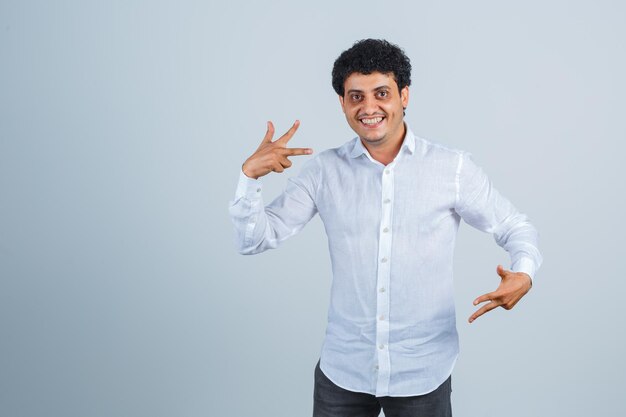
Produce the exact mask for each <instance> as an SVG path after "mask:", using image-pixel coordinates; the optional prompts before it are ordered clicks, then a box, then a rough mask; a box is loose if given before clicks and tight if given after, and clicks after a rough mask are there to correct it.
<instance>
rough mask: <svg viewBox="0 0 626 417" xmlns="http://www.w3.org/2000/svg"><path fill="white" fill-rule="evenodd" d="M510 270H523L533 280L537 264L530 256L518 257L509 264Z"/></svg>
mask: <svg viewBox="0 0 626 417" xmlns="http://www.w3.org/2000/svg"><path fill="white" fill-rule="evenodd" d="M511 271H513V272H525V273H527V274H528V276H530V280H531V281H534V279H535V273H536V272H537V266H536V265H535V261H533V260H532V259H531V258H520V259H518V260H517V261H515V262H514V263H513V265H512V266H511Z"/></svg>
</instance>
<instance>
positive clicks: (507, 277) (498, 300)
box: [469, 265, 533, 323]
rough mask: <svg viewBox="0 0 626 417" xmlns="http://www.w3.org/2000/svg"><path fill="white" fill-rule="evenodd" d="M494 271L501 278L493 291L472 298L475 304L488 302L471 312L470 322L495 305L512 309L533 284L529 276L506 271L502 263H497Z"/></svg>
mask: <svg viewBox="0 0 626 417" xmlns="http://www.w3.org/2000/svg"><path fill="white" fill-rule="evenodd" d="M496 272H497V273H498V275H500V278H501V281H500V285H499V286H498V289H497V290H495V291H494V292H490V293H487V294H484V295H481V296H480V297H478V298H477V299H475V300H474V305H475V306H476V305H478V304H480V303H484V302H485V301H489V303H488V304H485V305H483V306H482V307H481V308H480V309H478V310H477V311H476V312H475V313H474V314H472V316H471V317H470V318H469V322H470V323H471V322H473V321H474V320H476V319H477V318H478V317H480V316H482V315H483V314H485V313H486V312H488V311H491V310H493V309H494V308H496V307H502V308H504V309H505V310H510V309H512V308H513V307H514V306H515V304H517V302H518V301H519V300H520V299H521V298H522V297H523V296H524V295H526V293H527V292H528V291H529V290H530V287H532V285H533V284H532V279H531V278H530V276H529V275H528V274H526V273H524V272H512V271H508V270H506V269H504V268H503V267H502V265H498V268H497V269H496Z"/></svg>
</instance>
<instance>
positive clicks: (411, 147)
mask: <svg viewBox="0 0 626 417" xmlns="http://www.w3.org/2000/svg"><path fill="white" fill-rule="evenodd" d="M404 126H405V127H406V134H405V135H404V141H402V146H401V147H400V151H402V149H403V148H406V150H407V151H408V152H409V153H410V154H413V152H415V135H413V132H412V131H411V128H410V127H409V124H408V123H406V122H404ZM363 154H366V155H367V154H368V152H367V149H366V148H365V146H363V142H361V138H359V137H357V138H356V139H355V140H354V146H353V147H352V151H351V152H350V156H351V157H352V158H356V157H358V156H361V155H363Z"/></svg>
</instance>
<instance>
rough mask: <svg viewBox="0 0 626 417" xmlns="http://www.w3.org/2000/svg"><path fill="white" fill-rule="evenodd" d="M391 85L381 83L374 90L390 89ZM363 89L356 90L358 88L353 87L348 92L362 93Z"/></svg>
mask: <svg viewBox="0 0 626 417" xmlns="http://www.w3.org/2000/svg"><path fill="white" fill-rule="evenodd" d="M389 88H390V87H389V86H388V85H381V86H379V87H376V88H374V89H373V90H372V91H380V90H385V89H389ZM362 92H363V90H356V89H351V90H348V91H347V92H346V93H348V94H349V93H362Z"/></svg>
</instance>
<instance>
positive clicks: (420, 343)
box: [230, 126, 541, 396]
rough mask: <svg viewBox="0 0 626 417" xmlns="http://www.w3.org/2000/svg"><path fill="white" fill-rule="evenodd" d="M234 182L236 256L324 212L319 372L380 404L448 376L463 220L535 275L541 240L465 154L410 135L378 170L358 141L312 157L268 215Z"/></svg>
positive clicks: (250, 187)
mask: <svg viewBox="0 0 626 417" xmlns="http://www.w3.org/2000/svg"><path fill="white" fill-rule="evenodd" d="M261 195H262V184H261V181H260V180H254V179H251V178H248V177H246V176H245V175H244V174H243V173H241V175H240V180H239V184H238V187H237V191H236V195H235V199H234V200H233V201H232V202H231V205H230V213H231V216H232V220H233V222H234V224H235V231H236V238H235V241H236V244H237V246H238V248H239V251H240V253H242V254H254V253H259V252H262V251H264V250H266V249H271V248H276V247H277V246H278V245H279V244H280V243H281V242H282V241H284V240H285V239H287V238H288V237H290V236H293V235H294V234H295V233H297V232H298V231H299V230H300V229H302V227H303V226H304V225H305V224H306V223H307V222H308V221H309V220H310V219H311V218H312V217H313V216H314V215H315V214H316V213H319V215H320V217H321V219H322V221H323V223H324V227H325V229H326V233H327V235H328V245H329V249H330V256H331V263H332V272H333V281H332V290H331V300H330V307H329V312H328V326H327V331H326V337H325V340H324V344H323V347H322V353H321V360H320V367H321V369H322V371H323V372H324V374H326V375H327V376H328V378H329V379H331V380H332V381H333V382H334V383H335V384H337V385H339V386H340V387H343V388H345V389H348V390H351V391H357V392H365V393H370V394H374V395H376V396H412V395H421V394H425V393H428V392H431V391H433V390H434V389H436V388H437V387H438V386H439V385H440V384H441V383H443V382H444V381H445V380H446V379H447V378H448V376H449V375H450V374H451V373H452V368H453V367H454V363H455V361H456V358H457V355H458V351H459V348H458V335H457V331H456V324H455V309H454V297H453V283H452V264H453V251H454V245H455V239H456V233H457V229H458V227H459V222H460V219H461V218H463V220H465V221H466V222H467V223H468V224H470V225H472V226H473V227H475V228H477V229H479V230H482V231H485V232H489V233H492V234H493V236H494V238H495V240H496V242H497V243H498V245H500V246H502V247H503V248H504V249H505V250H507V251H508V253H509V254H510V257H511V268H510V269H511V270H513V271H522V272H526V273H528V274H529V275H530V276H531V277H534V275H535V272H536V270H537V269H538V268H539V266H540V264H541V255H540V253H539V251H538V249H537V232H536V230H535V228H534V227H533V226H532V225H531V224H530V223H529V222H528V220H527V217H526V216H525V215H523V214H521V213H519V212H518V211H517V210H516V209H515V207H513V205H512V204H511V203H510V202H509V201H508V200H507V199H505V198H504V197H502V196H501V195H500V194H499V193H498V192H497V191H496V190H495V188H493V186H492V184H491V182H490V181H489V179H488V178H487V176H486V175H485V173H484V172H483V170H481V169H480V168H479V167H478V166H476V164H475V163H474V162H473V161H472V159H471V157H470V155H469V154H468V153H465V152H462V151H457V150H453V149H448V148H446V147H444V146H441V145H437V144H434V143H432V142H429V141H427V140H425V139H422V138H419V137H416V136H414V135H413V133H412V132H411V131H410V129H409V128H408V126H407V134H406V135H405V139H404V142H403V145H402V148H401V150H400V152H399V153H398V155H397V156H396V158H395V159H394V161H393V162H391V163H390V164H388V165H387V166H384V165H383V164H381V163H379V162H377V161H376V160H374V159H373V158H372V157H371V156H370V155H369V153H368V152H367V150H366V148H365V147H364V146H363V144H362V143H361V141H360V139H359V138H354V139H352V140H351V141H349V142H347V143H345V144H344V145H343V146H341V147H339V148H335V149H329V150H327V151H324V152H321V153H319V154H318V155H317V156H315V157H313V158H312V159H310V160H308V161H307V162H306V163H305V165H304V167H303V168H302V170H301V172H300V173H299V175H297V176H296V177H294V178H290V179H289V181H288V185H287V187H286V189H285V191H284V192H283V193H282V194H281V195H280V196H278V197H277V198H276V199H275V200H274V201H272V202H271V203H270V204H269V205H267V206H266V207H264V204H263V200H262V198H261Z"/></svg>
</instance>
